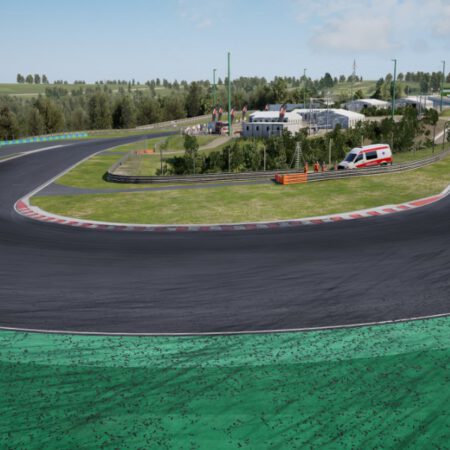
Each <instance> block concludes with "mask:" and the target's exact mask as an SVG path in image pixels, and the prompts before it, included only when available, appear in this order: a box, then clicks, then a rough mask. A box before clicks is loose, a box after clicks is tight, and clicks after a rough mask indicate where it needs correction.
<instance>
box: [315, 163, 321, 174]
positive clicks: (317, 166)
mask: <svg viewBox="0 0 450 450" xmlns="http://www.w3.org/2000/svg"><path fill="white" fill-rule="evenodd" d="M319 170H320V165H319V161H316V162H315V164H314V172H318V171H319Z"/></svg>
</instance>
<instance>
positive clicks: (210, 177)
mask: <svg viewBox="0 0 450 450" xmlns="http://www.w3.org/2000/svg"><path fill="white" fill-rule="evenodd" d="M449 154H450V149H448V150H446V151H444V152H441V153H438V154H436V155H433V156H430V157H428V158H423V159H420V160H417V161H410V162H405V163H400V164H393V165H389V166H377V167H373V168H363V169H354V170H333V171H328V172H317V173H309V174H308V182H315V181H326V180H336V179H343V178H352V177H362V176H368V175H382V174H387V173H395V172H404V171H407V170H414V169H418V168H420V167H424V166H427V165H429V164H432V163H434V162H437V161H440V160H441V159H443V158H445V157H446V156H447V155H449ZM132 156H133V152H130V153H127V154H126V155H124V156H123V157H122V158H121V159H120V160H119V161H117V162H116V163H115V164H114V165H113V166H111V168H110V169H109V170H108V172H107V174H106V179H107V180H108V181H111V182H115V183H135V184H143V183H145V184H178V183H193V184H195V183H213V182H227V181H257V180H272V179H274V178H275V175H276V174H283V173H296V172H298V170H271V171H265V172H240V173H227V172H221V173H211V174H199V175H169V176H136V175H123V174H118V173H116V172H117V171H118V169H119V168H120V167H121V166H122V165H123V164H124V163H125V162H126V161H127V160H128V159H129V158H131V157H132Z"/></svg>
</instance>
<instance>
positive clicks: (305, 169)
mask: <svg viewBox="0 0 450 450" xmlns="http://www.w3.org/2000/svg"><path fill="white" fill-rule="evenodd" d="M308 170H309V167H308V163H305V167H303V173H308Z"/></svg>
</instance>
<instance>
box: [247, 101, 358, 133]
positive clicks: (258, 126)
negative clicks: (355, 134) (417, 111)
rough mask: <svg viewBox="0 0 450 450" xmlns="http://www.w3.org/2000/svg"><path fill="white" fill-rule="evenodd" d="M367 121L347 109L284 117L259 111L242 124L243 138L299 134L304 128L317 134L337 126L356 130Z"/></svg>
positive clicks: (315, 110)
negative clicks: (284, 132)
mask: <svg viewBox="0 0 450 450" xmlns="http://www.w3.org/2000/svg"><path fill="white" fill-rule="evenodd" d="M365 120H366V117H365V116H364V114H360V113H357V112H353V111H347V110H345V109H333V108H327V109H324V108H308V109H294V110H293V111H291V112H286V113H285V114H284V115H280V112H279V111H257V112H255V113H253V114H251V115H250V117H249V121H248V122H244V123H243V124H242V136H244V137H271V136H280V135H281V134H282V133H283V131H284V130H287V131H290V132H291V133H297V132H298V131H300V129H302V128H308V129H310V130H311V132H317V131H319V130H332V129H334V127H335V126H336V125H337V124H339V125H341V127H342V128H354V127H355V126H356V124H357V123H358V122H364V121H365Z"/></svg>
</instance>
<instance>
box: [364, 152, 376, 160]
mask: <svg viewBox="0 0 450 450" xmlns="http://www.w3.org/2000/svg"><path fill="white" fill-rule="evenodd" d="M377 158H378V156H377V152H376V151H375V152H367V153H366V159H367V160H371V159H377Z"/></svg>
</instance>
